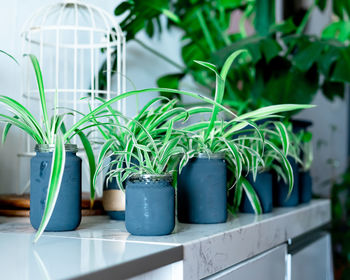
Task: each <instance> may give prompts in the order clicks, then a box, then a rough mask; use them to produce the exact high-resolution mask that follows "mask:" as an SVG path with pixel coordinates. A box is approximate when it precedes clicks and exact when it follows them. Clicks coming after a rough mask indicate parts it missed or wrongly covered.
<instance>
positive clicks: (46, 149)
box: [34, 144, 78, 153]
mask: <svg viewBox="0 0 350 280" xmlns="http://www.w3.org/2000/svg"><path fill="white" fill-rule="evenodd" d="M64 148H65V150H66V152H73V153H77V152H78V146H77V145H75V144H65V145H64ZM34 150H35V151H36V152H40V153H51V152H53V151H54V150H55V145H54V144H36V145H35V148H34Z"/></svg>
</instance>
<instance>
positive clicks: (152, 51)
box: [134, 38, 185, 71]
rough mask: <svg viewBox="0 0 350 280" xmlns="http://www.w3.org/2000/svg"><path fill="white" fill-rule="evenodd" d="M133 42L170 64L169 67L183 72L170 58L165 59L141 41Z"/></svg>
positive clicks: (181, 67)
mask: <svg viewBox="0 0 350 280" xmlns="http://www.w3.org/2000/svg"><path fill="white" fill-rule="evenodd" d="M134 41H135V42H136V43H138V44H139V45H140V46H142V47H143V48H144V49H146V50H148V51H149V52H151V53H153V54H154V55H156V56H158V57H160V58H161V59H163V60H165V61H166V62H168V63H170V64H171V65H173V66H175V67H176V68H177V69H179V70H181V71H185V68H184V67H183V66H181V65H180V64H178V63H176V62H175V61H173V60H171V59H170V58H168V57H166V56H165V55H164V54H162V53H160V52H158V51H156V50H155V49H153V48H151V47H149V46H147V45H146V44H145V43H143V42H142V41H141V40H139V39H137V38H134Z"/></svg>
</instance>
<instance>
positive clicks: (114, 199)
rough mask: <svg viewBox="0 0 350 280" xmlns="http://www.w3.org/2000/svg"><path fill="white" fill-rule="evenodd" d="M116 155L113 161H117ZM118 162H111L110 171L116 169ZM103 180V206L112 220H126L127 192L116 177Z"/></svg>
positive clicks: (112, 158) (112, 157)
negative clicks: (121, 187) (119, 184)
mask: <svg viewBox="0 0 350 280" xmlns="http://www.w3.org/2000/svg"><path fill="white" fill-rule="evenodd" d="M116 159H117V157H116V156H111V161H115V160H116ZM116 167H117V164H111V165H110V166H109V167H108V171H110V170H113V169H116ZM107 179H108V178H107V177H105V179H104V182H103V197H102V202H103V208H104V210H105V211H106V212H107V214H108V216H109V217H110V218H111V219H112V220H125V193H124V191H123V190H121V189H120V188H119V186H118V183H117V179H116V178H115V177H113V178H111V179H110V180H107Z"/></svg>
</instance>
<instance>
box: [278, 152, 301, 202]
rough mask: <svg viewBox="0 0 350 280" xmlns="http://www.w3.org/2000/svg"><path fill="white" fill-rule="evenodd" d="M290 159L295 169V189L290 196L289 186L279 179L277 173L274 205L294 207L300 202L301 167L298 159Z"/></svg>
mask: <svg viewBox="0 0 350 280" xmlns="http://www.w3.org/2000/svg"><path fill="white" fill-rule="evenodd" d="M288 160H289V162H290V164H291V166H292V169H293V176H294V184H293V190H292V192H291V194H290V196H289V197H288V191H289V187H288V184H286V183H285V182H284V181H283V180H282V179H280V180H279V181H278V178H277V175H276V174H275V176H274V182H273V191H274V206H277V207H278V206H280V207H293V206H297V205H298V204H299V168H298V164H297V163H296V161H295V160H294V159H293V158H291V157H288Z"/></svg>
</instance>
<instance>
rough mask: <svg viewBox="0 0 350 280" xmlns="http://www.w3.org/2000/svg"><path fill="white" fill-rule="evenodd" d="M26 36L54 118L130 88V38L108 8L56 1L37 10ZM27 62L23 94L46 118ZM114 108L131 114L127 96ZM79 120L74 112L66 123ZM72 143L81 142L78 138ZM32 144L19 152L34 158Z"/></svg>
mask: <svg viewBox="0 0 350 280" xmlns="http://www.w3.org/2000/svg"><path fill="white" fill-rule="evenodd" d="M21 35H22V38H23V40H22V53H23V54H26V53H32V54H34V55H36V56H37V57H38V60H39V63H40V66H41V68H42V71H43V79H44V89H45V93H46V99H47V107H48V108H49V110H50V109H51V110H50V112H49V114H50V115H51V116H52V115H53V114H55V113H56V114H57V113H59V112H61V111H65V112H67V109H72V110H73V111H75V112H76V111H79V112H81V113H87V112H88V111H89V110H90V109H94V108H95V107H96V106H97V105H98V104H99V103H100V101H99V99H100V98H103V99H105V100H109V99H111V98H112V97H114V96H117V95H120V94H121V93H123V92H125V89H126V47H125V45H126V40H125V36H124V34H123V32H122V30H121V28H120V26H119V25H118V23H117V22H116V19H115V18H114V16H113V15H111V14H109V13H108V12H106V11H104V10H103V9H101V8H99V7H97V6H95V5H91V4H88V3H86V2H82V1H79V0H66V1H62V2H58V3H55V4H51V5H48V6H45V7H42V8H40V9H38V10H37V11H36V12H34V14H33V15H32V16H31V17H30V18H29V19H28V20H27V21H26V22H25V24H24V27H23V29H22V34H21ZM115 56H116V62H114V60H113V58H114V57H115ZM22 64H23V65H25V67H24V68H23V69H24V71H23V83H22V96H23V98H24V99H25V104H26V106H27V108H29V109H30V110H31V111H34V112H35V114H36V117H37V118H39V119H40V120H42V118H43V116H42V112H41V109H40V98H39V93H38V89H37V86H36V82H35V77H34V74H33V69H32V66H31V64H30V61H29V59H28V58H25V57H24V58H23V59H22ZM113 64H115V65H113ZM114 66H115V67H114ZM101 69H102V70H101ZM101 76H102V77H104V79H102V80H103V83H101ZM112 77H113V84H112ZM115 106H116V109H117V110H119V111H120V112H122V113H126V100H122V101H120V102H118V103H117V104H116V105H115ZM79 118H80V115H79V114H74V115H73V116H72V117H70V118H69V119H66V121H65V122H66V126H67V127H69V126H70V125H72V124H73V123H75V122H77V121H78V119H79ZM90 137H91V139H93V140H94V139H96V137H97V136H96V133H95V132H93V131H92V132H91V134H90ZM72 142H73V143H77V144H79V140H78V139H77V138H73V140H72ZM33 146H34V145H33V143H32V140H31V139H30V138H29V136H27V138H26V145H25V152H24V153H20V154H19V156H20V157H24V158H27V157H30V156H32V155H33ZM82 156H84V155H82Z"/></svg>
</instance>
